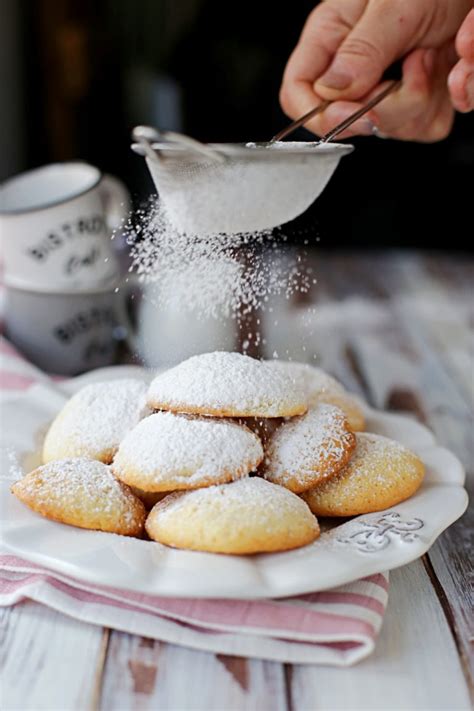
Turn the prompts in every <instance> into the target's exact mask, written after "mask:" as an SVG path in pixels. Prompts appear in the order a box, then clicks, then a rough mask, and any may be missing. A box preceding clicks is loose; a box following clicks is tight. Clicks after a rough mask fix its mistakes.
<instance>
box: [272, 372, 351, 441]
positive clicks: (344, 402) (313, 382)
mask: <svg viewBox="0 0 474 711" xmlns="http://www.w3.org/2000/svg"><path fill="white" fill-rule="evenodd" d="M268 363H270V364H271V366H272V367H273V368H275V369H276V370H278V371H280V372H283V373H286V374H287V375H289V376H290V377H291V378H292V380H293V383H294V384H295V386H296V387H298V388H303V390H304V392H305V393H306V396H307V398H308V405H309V406H311V405H315V404H316V403H319V402H326V403H328V404H329V405H335V406H336V407H339V408H340V409H341V410H342V411H343V412H344V413H345V415H346V417H347V422H348V423H349V427H350V428H351V430H352V431H353V432H360V431H362V430H363V429H364V428H365V416H364V411H363V409H362V407H361V405H360V404H359V402H358V400H357V398H356V397H354V396H353V395H351V394H350V393H348V392H347V390H346V389H345V388H344V386H343V385H341V383H340V382H339V381H338V380H336V378H333V377H332V375H329V373H326V372H325V371H324V370H322V368H317V367H316V366H314V365H309V364H307V363H296V362H293V361H282V360H271V361H268Z"/></svg>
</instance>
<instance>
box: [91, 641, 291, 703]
mask: <svg viewBox="0 0 474 711" xmlns="http://www.w3.org/2000/svg"><path fill="white" fill-rule="evenodd" d="M100 708H101V709H102V710H103V711H122V710H123V711H125V710H126V709H150V710H151V709H179V710H180V711H187V710H188V709H190V710H191V709H203V710H204V709H206V710H208V709H209V711H222V710H223V709H226V711H227V710H229V711H230V710H231V709H232V710H234V709H235V710H236V711H241V710H242V711H246V710H247V709H249V710H251V709H259V710H261V711H286V709H287V703H286V688H285V678H284V667H283V665H282V664H276V663H272V662H265V661H260V660H248V659H244V658H239V657H231V656H227V655H214V654H209V653H207V652H197V651H193V650H190V649H185V648H183V647H177V646H175V645H171V644H163V643H160V642H155V641H153V640H150V639H145V638H140V637H136V636H131V635H128V634H123V633H120V632H112V634H111V638H110V645H109V650H108V654H107V663H106V665H105V669H104V678H103V682H102V693H101V699H100Z"/></svg>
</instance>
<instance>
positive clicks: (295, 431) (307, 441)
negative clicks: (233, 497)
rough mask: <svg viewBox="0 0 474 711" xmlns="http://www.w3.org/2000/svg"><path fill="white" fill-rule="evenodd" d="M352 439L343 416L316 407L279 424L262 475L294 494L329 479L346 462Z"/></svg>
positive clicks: (334, 410)
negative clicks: (292, 491) (286, 487)
mask: <svg viewBox="0 0 474 711" xmlns="http://www.w3.org/2000/svg"><path fill="white" fill-rule="evenodd" d="M354 445H355V439H354V435H353V434H352V432H350V431H349V429H348V427H347V423H346V419H345V417H344V413H343V412H342V411H341V410H339V408H337V407H333V406H331V405H326V404H319V405H316V406H315V407H314V408H312V409H310V410H309V411H308V412H307V413H306V414H305V415H303V416H302V417H298V418H295V419H294V420H291V421H289V422H286V423H285V424H283V425H282V426H281V427H280V428H279V429H278V430H277V431H276V432H275V434H274V435H273V436H272V437H271V439H270V441H269V444H268V446H267V451H266V458H265V464H266V466H265V472H264V475H265V477H266V478H267V479H269V480H270V481H273V482H275V483H279V484H283V485H284V486H288V487H289V488H291V489H293V490H295V491H303V490H304V489H307V488H310V487H311V486H314V485H315V484H316V483H317V482H318V481H319V480H321V479H324V478H327V477H329V476H333V475H334V474H335V473H336V472H337V471H339V469H341V468H342V466H343V465H344V464H345V463H346V461H347V460H348V459H349V456H350V454H351V452H352V450H353V448H354Z"/></svg>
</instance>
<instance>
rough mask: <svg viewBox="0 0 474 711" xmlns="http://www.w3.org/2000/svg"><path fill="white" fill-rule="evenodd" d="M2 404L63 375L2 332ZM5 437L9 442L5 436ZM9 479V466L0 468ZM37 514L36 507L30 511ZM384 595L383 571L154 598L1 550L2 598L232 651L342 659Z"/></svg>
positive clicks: (365, 642) (361, 643)
mask: <svg viewBox="0 0 474 711" xmlns="http://www.w3.org/2000/svg"><path fill="white" fill-rule="evenodd" d="M0 358H1V363H0V406H1V408H2V412H3V414H6V413H7V411H8V402H9V401H10V400H11V398H12V397H13V398H14V399H15V400H17V398H25V407H26V406H27V404H26V403H27V400H26V397H27V393H28V391H29V390H30V388H34V387H36V386H37V385H38V384H41V385H42V386H44V385H47V384H49V385H50V386H51V388H59V389H60V388H61V381H60V380H58V379H56V378H51V376H49V375H46V374H45V373H42V372H41V371H39V370H38V369H37V368H35V367H34V366H32V365H31V364H30V363H27V362H26V361H25V360H24V358H23V357H22V356H21V355H20V354H19V353H18V352H17V351H16V350H15V349H14V348H13V347H12V346H11V344H9V343H8V342H7V341H6V340H5V339H3V338H1V337H0ZM7 444H8V443H7ZM2 475H3V476H6V478H8V473H2ZM32 515H36V514H32ZM387 598H388V574H386V573H380V574H378V575H372V576H370V577H367V578H364V579H362V580H359V581H357V582H354V583H350V584H348V585H343V586H342V587H339V588H336V589H333V590H327V591H324V592H319V593H313V594H309V595H300V596H297V597H290V598H285V599H279V600H205V599H182V598H167V597H155V596H151V595H142V594H138V593H134V592H130V591H128V590H119V589H115V588H110V587H100V586H97V585H92V584H88V583H84V582H82V581H78V580H75V579H73V578H70V577H68V576H66V575H62V574H59V573H57V572H53V571H51V570H47V569H45V568H43V567H41V566H39V565H37V564H34V563H31V562H29V561H27V560H23V559H21V558H18V557H16V556H13V555H9V554H8V553H7V552H6V551H3V552H1V551H0V605H2V606H7V605H15V604H16V603H18V602H20V601H21V600H24V599H31V600H35V601H37V602H39V603H42V604H44V605H47V606H49V607H52V608H54V609H55V610H58V611H60V612H62V613H64V614H65V615H69V616H71V617H74V618H76V619H79V620H83V621H84V622H88V623H91V624H96V625H101V626H104V627H110V628H113V629H117V630H122V631H124V632H129V633H131V634H138V635H142V636H144V637H151V638H153V639H157V640H162V641H166V642H170V643H173V644H179V645H184V646H186V647H192V648H195V649H200V650H205V651H209V652H214V653H221V654H231V655H236V656H245V657H256V658H260V659H269V660H275V661H280V662H287V663H297V664H305V663H307V664H332V665H336V666H347V665H350V664H354V663H356V662H358V661H359V660H361V659H363V658H364V657H366V656H368V655H369V654H371V652H372V651H373V649H374V647H375V641H376V638H377V635H378V633H379V631H380V627H381V625H382V620H383V615H384V612H385V608H386V605H387Z"/></svg>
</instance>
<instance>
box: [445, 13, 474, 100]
mask: <svg viewBox="0 0 474 711" xmlns="http://www.w3.org/2000/svg"><path fill="white" fill-rule="evenodd" d="M456 50H457V52H458V55H459V56H460V57H461V59H460V60H459V61H458V63H457V64H456V66H455V67H454V69H453V70H452V71H451V73H450V75H449V78H448V88H449V93H450V95H451V101H452V102H453V106H454V108H455V109H456V110H457V111H461V112H462V113H467V112H468V111H473V110H474V10H471V12H470V13H469V14H468V15H467V17H466V19H465V20H464V22H463V24H462V26H461V27H460V29H459V32H458V34H457V36H456Z"/></svg>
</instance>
